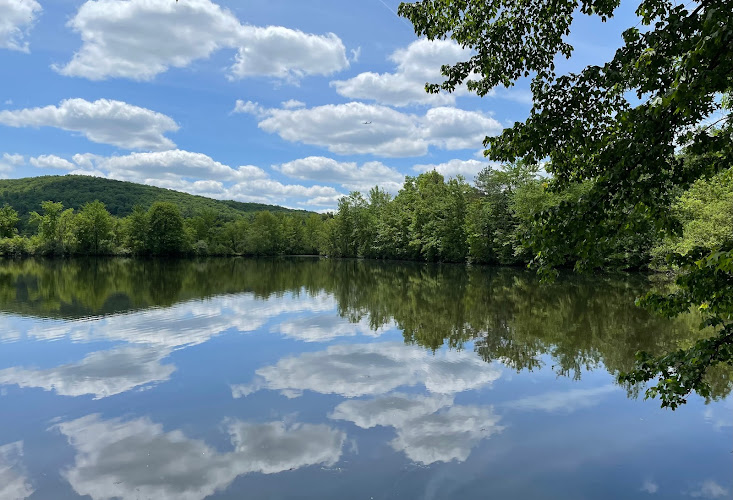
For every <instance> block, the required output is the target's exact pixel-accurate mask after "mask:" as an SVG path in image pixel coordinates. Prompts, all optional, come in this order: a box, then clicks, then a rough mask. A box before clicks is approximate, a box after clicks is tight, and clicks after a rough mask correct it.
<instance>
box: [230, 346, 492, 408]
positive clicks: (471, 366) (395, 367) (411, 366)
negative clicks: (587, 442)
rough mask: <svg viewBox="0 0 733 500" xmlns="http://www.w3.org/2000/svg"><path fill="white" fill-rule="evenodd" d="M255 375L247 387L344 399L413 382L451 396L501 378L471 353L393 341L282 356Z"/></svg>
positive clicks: (381, 391) (373, 393) (334, 347)
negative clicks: (336, 395)
mask: <svg viewBox="0 0 733 500" xmlns="http://www.w3.org/2000/svg"><path fill="white" fill-rule="evenodd" d="M256 373H257V377H258V378H257V379H256V380H255V381H254V382H253V384H254V385H252V384H250V385H249V386H248V387H259V388H263V389H270V390H275V391H297V392H301V391H305V390H309V391H315V392H320V393H323V394H340V395H342V396H346V397H357V396H365V395H380V394H386V393H388V392H390V391H392V390H394V389H396V388H398V387H403V386H405V387H406V386H416V385H418V384H422V385H424V386H425V388H426V389H427V390H428V391H429V392H431V393H436V394H454V393H457V392H462V391H467V390H472V389H477V388H480V387H484V386H487V385H490V384H491V383H492V382H493V381H494V380H497V379H498V378H499V377H500V376H501V371H500V370H499V369H498V368H497V367H496V366H494V365H490V364H487V363H485V362H484V361H482V360H481V359H480V358H478V357H477V356H476V355H474V354H473V353H465V352H455V351H449V352H443V353H436V354H434V355H433V354H432V353H429V352H426V351H425V350H423V349H421V348H419V347H415V346H405V345H403V344H397V343H374V344H353V345H336V346H330V347H328V348H327V349H326V350H325V351H319V352H310V353H304V354H301V355H300V356H293V357H286V358H283V359H281V360H280V361H278V362H277V363H276V364H275V365H272V366H266V367H263V368H260V369H259V370H257V372H256ZM233 389H236V386H234V387H233Z"/></svg>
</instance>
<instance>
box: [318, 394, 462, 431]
mask: <svg viewBox="0 0 733 500" xmlns="http://www.w3.org/2000/svg"><path fill="white" fill-rule="evenodd" d="M452 404H453V396H449V395H446V394H432V395H429V396H415V395H407V394H401V393H397V392H395V393H392V394H389V395H386V396H381V397H378V398H373V399H350V400H347V401H344V402H343V403H340V404H339V405H338V406H337V407H336V408H335V409H334V410H333V412H332V413H331V415H329V418H332V419H334V420H348V421H350V422H353V423H354V424H356V425H357V426H359V427H361V428H362V429H371V428H372V427H377V426H383V427H395V428H403V427H405V426H406V425H407V424H408V422H411V421H414V420H415V419H418V418H420V417H423V416H425V415H431V414H433V413H435V412H436V411H438V410H440V409H441V408H445V407H446V406H450V405H452Z"/></svg>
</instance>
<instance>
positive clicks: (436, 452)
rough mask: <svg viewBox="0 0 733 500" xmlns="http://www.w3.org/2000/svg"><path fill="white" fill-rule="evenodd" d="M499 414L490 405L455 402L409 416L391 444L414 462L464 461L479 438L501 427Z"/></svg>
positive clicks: (496, 431)
mask: <svg viewBox="0 0 733 500" xmlns="http://www.w3.org/2000/svg"><path fill="white" fill-rule="evenodd" d="M499 418H500V417H499V416H497V415H496V414H494V412H493V410H492V409H491V408H483V407H479V406H461V405H457V406H453V407H451V408H448V409H446V410H442V411H439V412H437V413H433V414H430V415H424V416H421V417H419V418H416V419H414V420H411V421H410V422H408V423H407V425H405V426H404V427H401V428H399V429H398V433H397V437H396V438H395V439H394V440H393V441H392V443H391V444H392V447H393V448H394V449H395V450H401V451H404V452H405V455H407V456H408V457H409V458H410V459H411V460H414V461H415V462H420V463H423V464H432V463H435V462H450V461H451V460H456V461H458V462H463V461H465V460H466V459H467V458H468V455H469V454H470V453H471V449H472V448H473V447H474V446H476V444H478V442H479V441H481V440H482V439H486V438H488V437H490V436H491V435H492V434H496V433H498V432H501V431H502V430H503V427H502V426H500V425H498V422H499Z"/></svg>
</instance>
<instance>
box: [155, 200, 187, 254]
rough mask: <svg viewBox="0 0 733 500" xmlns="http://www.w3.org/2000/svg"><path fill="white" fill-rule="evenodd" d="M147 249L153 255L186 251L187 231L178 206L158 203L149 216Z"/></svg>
mask: <svg viewBox="0 0 733 500" xmlns="http://www.w3.org/2000/svg"><path fill="white" fill-rule="evenodd" d="M147 219H148V231H147V238H146V240H147V245H146V248H147V250H148V251H149V252H151V253H152V254H153V255H173V254H178V253H181V252H183V251H184V247H185V243H186V231H185V229H184V226H183V216H182V215H181V210H180V209H179V208H178V205H176V204H174V203H169V202H164V201H158V202H155V203H153V204H152V206H151V207H150V209H149V210H148V214H147Z"/></svg>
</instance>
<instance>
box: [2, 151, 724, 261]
mask: <svg viewBox="0 0 733 500" xmlns="http://www.w3.org/2000/svg"><path fill="white" fill-rule="evenodd" d="M546 184H547V179H546V177H543V176H542V175H541V172H540V169H539V167H538V166H537V165H531V164H526V163H521V162H520V163H517V164H512V165H505V166H503V167H501V168H495V169H492V168H486V169H484V170H483V171H482V172H480V173H479V174H478V175H477V177H476V179H475V182H474V185H471V184H469V183H468V182H466V181H465V180H464V179H463V178H461V177H458V178H453V179H445V178H444V177H443V176H442V175H441V174H439V173H438V172H436V171H432V172H426V173H423V174H421V175H419V176H416V177H409V176H408V177H407V178H406V180H405V183H404V186H403V187H402V189H401V190H400V191H399V192H398V193H397V195H396V196H394V197H393V196H391V195H390V194H389V193H387V192H385V191H383V190H381V189H380V188H378V187H374V188H373V189H372V190H371V191H370V192H369V193H368V194H367V195H366V196H364V195H362V194H361V193H359V192H353V193H351V194H350V195H348V196H345V197H343V198H342V199H341V200H339V204H338V210H337V211H336V212H335V213H334V214H325V215H321V214H309V215H305V214H301V213H287V212H279V213H273V212H269V211H261V212H257V213H253V214H242V215H236V216H232V215H231V214H229V213H224V212H220V211H217V210H215V209H211V208H206V207H205V208H203V209H201V210H200V211H199V212H198V213H197V214H196V215H194V216H193V217H184V216H183V213H182V211H181V208H180V207H179V206H178V205H177V204H175V203H171V202H160V201H159V202H155V203H153V204H152V205H151V206H150V208H149V209H147V210H146V209H144V208H142V207H140V206H136V207H134V209H133V210H132V213H131V214H129V215H127V216H125V217H115V216H113V215H112V214H110V213H109V211H108V210H107V208H106V207H105V204H104V203H102V202H100V201H98V200H95V201H92V202H87V203H85V204H84V205H82V207H81V208H80V209H79V210H78V211H77V210H74V209H71V208H65V207H64V206H63V204H62V203H61V202H54V201H45V202H43V203H41V207H40V208H41V210H40V211H39V212H32V213H31V214H30V218H29V223H28V226H29V228H31V231H34V232H29V234H19V231H18V226H19V222H20V217H19V214H18V212H17V211H15V210H14V208H13V207H11V206H9V205H6V206H4V207H3V208H0V255H4V256H24V255H318V254H320V255H328V256H333V257H351V258H370V259H391V260H415V261H427V262H471V263H476V264H493V265H509V266H514V265H526V264H528V263H529V262H531V260H532V259H533V257H534V254H533V252H532V251H531V248H530V246H529V245H528V241H529V240H530V238H531V236H532V233H533V231H534V230H535V228H534V224H535V221H536V219H537V217H538V214H541V213H543V212H545V211H547V210H548V209H550V208H552V207H555V206H558V205H561V204H563V203H568V202H572V201H576V200H577V199H579V198H582V196H584V194H585V193H586V192H587V191H588V190H589V189H590V183H585V184H578V185H576V186H573V187H572V188H570V189H567V190H566V191H563V192H560V193H557V192H553V191H550V190H548V189H546ZM670 212H671V213H672V214H674V215H675V217H676V218H677V219H678V220H679V221H680V222H681V225H682V231H681V233H680V235H679V236H674V237H672V236H665V235H663V234H660V233H659V232H658V231H657V229H656V228H655V226H654V224H652V223H651V222H648V223H647V224H646V225H643V224H641V221H637V226H638V227H639V228H642V229H643V230H639V231H637V232H636V233H633V234H620V235H616V236H614V237H610V238H607V239H606V241H605V242H604V245H605V246H606V248H607V252H606V254H605V256H604V259H603V261H602V262H601V264H600V266H601V267H605V268H609V269H627V270H632V269H633V270H639V269H648V268H657V269H660V268H664V267H665V265H666V264H665V262H664V258H663V257H664V256H665V255H667V254H668V253H670V252H682V253H685V252H687V251H690V250H691V249H693V248H696V247H700V246H704V247H706V248H714V247H715V246H716V245H719V244H721V243H722V242H723V241H725V240H726V239H727V238H730V237H731V236H733V169H729V170H726V171H724V172H722V173H720V174H718V175H716V176H713V177H711V178H709V179H701V180H699V181H697V182H696V183H695V184H693V186H692V187H691V188H690V189H688V190H687V191H684V192H681V193H680V194H679V196H678V197H677V199H676V200H675V202H674V203H673V204H672V206H671V207H670ZM564 264H566V265H568V266H571V265H573V264H575V262H574V261H573V260H571V259H567V260H566V262H564Z"/></svg>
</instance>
